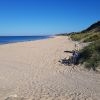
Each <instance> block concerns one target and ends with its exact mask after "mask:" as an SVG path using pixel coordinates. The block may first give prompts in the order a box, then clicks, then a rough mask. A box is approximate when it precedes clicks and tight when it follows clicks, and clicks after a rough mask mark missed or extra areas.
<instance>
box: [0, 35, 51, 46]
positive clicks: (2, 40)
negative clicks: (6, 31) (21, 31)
mask: <svg viewBox="0 0 100 100" xmlns="http://www.w3.org/2000/svg"><path fill="white" fill-rule="evenodd" d="M47 38H50V36H0V44H8V43H16V42H25V41H35V40H41V39H47Z"/></svg>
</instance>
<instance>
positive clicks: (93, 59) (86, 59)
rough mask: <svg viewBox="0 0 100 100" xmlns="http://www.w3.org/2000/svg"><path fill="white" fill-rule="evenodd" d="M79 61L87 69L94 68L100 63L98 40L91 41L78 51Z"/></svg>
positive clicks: (99, 44)
mask: <svg viewBox="0 0 100 100" xmlns="http://www.w3.org/2000/svg"><path fill="white" fill-rule="evenodd" d="M79 62H80V63H85V67H86V68H88V69H91V68H92V69H93V70H96V68H97V67H99V65H100V40H97V41H95V42H94V43H91V44H90V45H89V46H87V47H85V48H83V49H82V50H81V51H80V59H79Z"/></svg>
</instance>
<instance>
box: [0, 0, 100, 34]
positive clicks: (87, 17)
mask: <svg viewBox="0 0 100 100" xmlns="http://www.w3.org/2000/svg"><path fill="white" fill-rule="evenodd" d="M98 20H100V0H0V35H43V34H45V35H48V34H56V33H64V32H73V31H80V30H82V29H85V28H87V27H88V26H89V25H91V24H92V23H94V22H96V21H98Z"/></svg>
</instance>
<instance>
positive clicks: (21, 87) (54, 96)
mask: <svg viewBox="0 0 100 100" xmlns="http://www.w3.org/2000/svg"><path fill="white" fill-rule="evenodd" d="M74 48H75V47H74V42H72V41H71V40H69V39H68V37H60V36H59V37H55V38H49V39H45V40H38V41H31V42H23V43H13V44H6V45H0V100H100V74H97V73H95V72H93V71H87V70H84V68H82V67H79V66H75V67H74V69H73V66H65V65H62V64H60V63H59V62H58V61H59V60H60V59H62V58H64V57H66V56H69V55H70V54H67V53H64V50H73V49H74Z"/></svg>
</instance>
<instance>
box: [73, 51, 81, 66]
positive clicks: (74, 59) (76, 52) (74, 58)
mask: <svg viewBox="0 0 100 100" xmlns="http://www.w3.org/2000/svg"><path fill="white" fill-rule="evenodd" d="M72 55H73V56H72V63H73V64H74V65H75V64H76V63H77V60H78V58H79V53H78V51H73V54H72Z"/></svg>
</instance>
